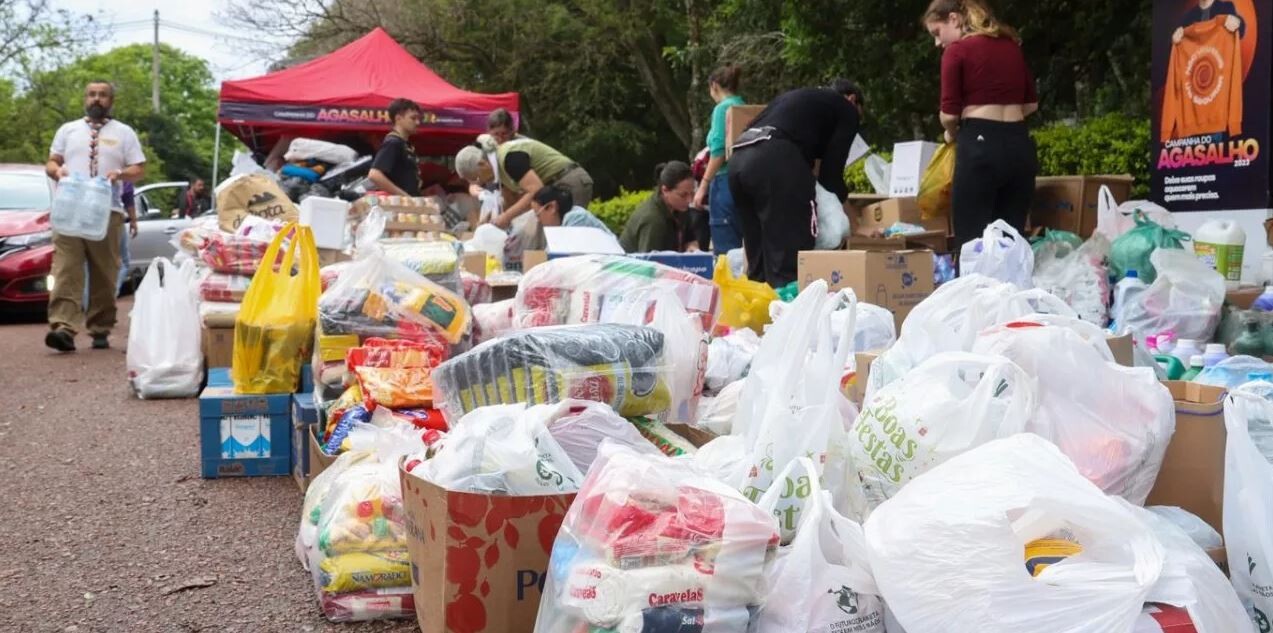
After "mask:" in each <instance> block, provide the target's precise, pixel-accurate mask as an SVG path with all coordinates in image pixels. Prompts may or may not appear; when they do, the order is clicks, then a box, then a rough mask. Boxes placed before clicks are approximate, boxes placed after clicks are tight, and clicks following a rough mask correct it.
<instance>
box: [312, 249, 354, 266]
mask: <svg viewBox="0 0 1273 633" xmlns="http://www.w3.org/2000/svg"><path fill="white" fill-rule="evenodd" d="M351 259H353V258H352V257H350V256H349V254H348V253H346V252H344V251H342V250H340V249H336V248H320V249H318V265H319V266H331V265H332V264H337V263H340V262H347V261H350V260H351Z"/></svg>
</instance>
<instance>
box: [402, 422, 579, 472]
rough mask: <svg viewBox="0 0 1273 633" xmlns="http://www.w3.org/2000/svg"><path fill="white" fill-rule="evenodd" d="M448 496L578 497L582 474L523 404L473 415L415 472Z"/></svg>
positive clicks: (452, 430) (454, 429) (456, 428)
mask: <svg viewBox="0 0 1273 633" xmlns="http://www.w3.org/2000/svg"><path fill="white" fill-rule="evenodd" d="M415 474H417V475H418V476H420V477H422V478H424V479H427V480H429V481H431V482H433V483H434V484H436V485H438V486H440V487H442V488H446V489H447V490H457V491H462V492H479V493H487V494H506V495H545V494H561V493H570V492H576V491H578V490H579V484H580V483H582V482H583V473H581V472H579V469H578V468H576V467H575V463H574V461H572V460H571V459H570V455H569V454H567V453H566V450H565V449H564V448H562V447H561V445H560V444H558V443H557V440H556V439H554V438H553V436H552V434H551V433H549V431H548V428H547V427H546V426H544V421H543V419H542V417H541V416H540V415H537V414H536V413H535V412H530V411H528V410H527V407H526V405H525V404H511V405H499V406H493V407H482V408H479V409H475V410H473V411H472V412H470V413H469V414H467V415H465V416H464V417H463V418H460V421H459V422H456V423H455V425H454V427H453V428H452V429H451V432H450V433H449V434H448V435H447V436H446V439H445V440H443V443H442V447H441V448H440V449H438V452H437V454H436V455H434V456H433V458H432V459H430V460H428V461H426V462H424V463H423V464H421V465H420V467H419V468H418V469H417V471H415Z"/></svg>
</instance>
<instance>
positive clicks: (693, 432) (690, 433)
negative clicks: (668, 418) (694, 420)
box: [667, 424, 720, 448]
mask: <svg viewBox="0 0 1273 633" xmlns="http://www.w3.org/2000/svg"><path fill="white" fill-rule="evenodd" d="M667 428H669V429H672V432H674V433H676V434H677V435H679V436H681V437H683V438H685V439H687V440H689V443H690V444H693V445H694V448H703V445H704V444H706V443H708V442H710V441H712V440H714V439H716V438H717V437H720V436H718V435H716V434H715V433H712V432H711V431H708V430H705V429H696V428H694V427H692V426H690V425H688V424H668V425H667Z"/></svg>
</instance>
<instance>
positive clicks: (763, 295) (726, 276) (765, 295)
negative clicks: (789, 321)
mask: <svg viewBox="0 0 1273 633" xmlns="http://www.w3.org/2000/svg"><path fill="white" fill-rule="evenodd" d="M712 281H714V282H716V285H717V286H720V303H721V307H720V318H719V320H718V321H717V322H718V323H720V324H721V325H727V326H729V327H732V328H742V327H749V328H751V329H752V330H755V332H756V333H757V334H763V333H764V328H765V326H766V325H768V324H769V320H770V319H769V304H770V303H771V302H774V301H777V300H778V292H777V291H775V290H774V289H773V288H771V287H770V286H769V284H762V283H759V282H756V281H752V280H750V279H746V278H735V277H734V275H733V273H731V272H730V271H729V258H728V257H725V256H724V255H722V256H720V257H718V258H717V259H716V270H715V271H714V272H713V275H712Z"/></svg>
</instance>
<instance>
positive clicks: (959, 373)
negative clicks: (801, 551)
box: [849, 352, 1036, 519]
mask: <svg viewBox="0 0 1273 633" xmlns="http://www.w3.org/2000/svg"><path fill="white" fill-rule="evenodd" d="M1035 405H1036V397H1035V385H1034V380H1033V379H1032V378H1030V377H1029V376H1028V375H1026V373H1025V372H1024V371H1022V369H1021V368H1020V367H1017V366H1016V365H1014V364H1013V363H1012V362H1011V361H1009V360H1007V359H1005V358H1001V357H997V356H978V355H975V354H969V353H966V352H947V353H944V354H938V355H937V356H934V357H932V358H930V359H928V360H926V361H924V362H923V363H922V364H921V365H920V366H919V367H916V368H915V369H914V370H912V371H911V372H910V373H908V374H906V376H904V377H903V378H902V379H901V380H898V381H897V382H894V383H892V384H890V385H888V386H886V387H884V388H883V389H880V390H879V391H878V392H876V393H875V394H874V395H873V396H872V397H871V398H869V399H868V400H867V401H866V403H865V404H864V405H863V407H862V414H861V415H859V416H858V420H857V424H856V425H854V427H853V431H852V433H850V436H849V457H850V460H851V462H852V464H853V468H854V469H855V470H856V473H855V474H856V476H855V477H854V479H855V480H857V481H860V482H861V483H862V492H863V497H864V502H865V507H857V508H854V513H855V514H856V515H858V517H859V518H861V519H864V518H866V516H867V515H868V514H869V513H870V512H871V511H873V510H874V509H875V508H877V507H879V505H880V504H881V503H884V502H885V501H886V500H888V499H889V498H891V497H893V496H894V495H896V494H897V492H898V490H901V489H902V488H903V487H904V486H905V485H906V484H907V483H908V482H910V481H911V480H912V479H914V478H915V477H917V476H919V475H920V474H922V473H924V472H926V471H928V470H930V469H932V468H933V467H934V466H937V465H938V464H941V463H942V462H945V461H946V460H948V459H950V458H952V457H954V456H956V455H960V454H963V453H966V452H968V451H969V450H971V449H973V448H976V447H978V446H981V445H982V444H985V443H987V442H990V441H991V440H995V439H999V438H1004V437H1009V436H1012V435H1015V434H1017V433H1021V432H1024V431H1025V429H1026V425H1027V423H1028V421H1029V419H1030V417H1031V416H1032V415H1033V414H1034V408H1035Z"/></svg>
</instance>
